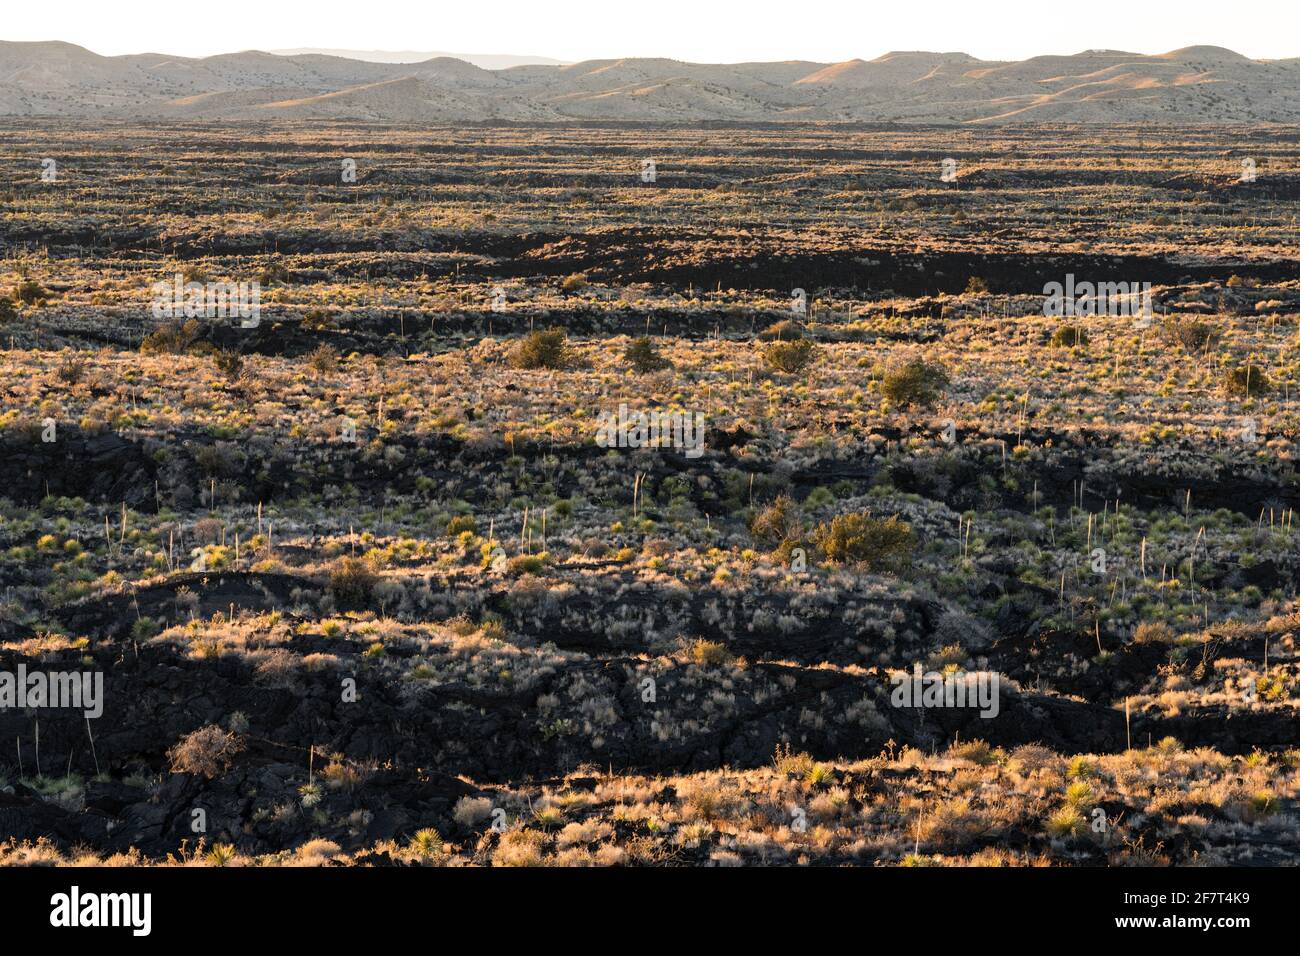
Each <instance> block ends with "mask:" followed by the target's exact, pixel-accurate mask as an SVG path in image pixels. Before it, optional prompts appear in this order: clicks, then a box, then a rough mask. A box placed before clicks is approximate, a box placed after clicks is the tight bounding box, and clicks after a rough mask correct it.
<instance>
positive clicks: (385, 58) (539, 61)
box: [271, 47, 565, 70]
mask: <svg viewBox="0 0 1300 956" xmlns="http://www.w3.org/2000/svg"><path fill="white" fill-rule="evenodd" d="M271 52H272V53H274V54H275V55H276V56H341V57H343V58H344V59H347V60H365V61H366V62H367V63H423V62H424V61H425V60H440V59H442V58H443V57H451V58H452V59H454V60H464V61H465V62H466V63H472V64H474V65H475V66H481V67H482V68H483V69H485V70H508V69H509V68H510V67H512V66H562V65H564V63H565V61H564V60H553V59H551V58H550V57H549V56H511V55H510V54H508V53H447V52H446V51H444V50H439V51H437V52H429V51H425V52H423V53H420V52H415V51H413V50H321V49H316V48H315V47H300V48H298V49H296V50H272V51H271Z"/></svg>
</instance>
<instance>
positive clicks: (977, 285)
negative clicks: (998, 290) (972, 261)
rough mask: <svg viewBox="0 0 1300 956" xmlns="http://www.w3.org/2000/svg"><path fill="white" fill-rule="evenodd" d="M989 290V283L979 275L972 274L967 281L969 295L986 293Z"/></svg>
mask: <svg viewBox="0 0 1300 956" xmlns="http://www.w3.org/2000/svg"><path fill="white" fill-rule="evenodd" d="M988 291H989V284H988V282H987V281H986V280H984V279H981V278H980V277H979V276H971V277H970V278H969V279H968V280H967V281H966V292H967V294H968V295H984V294H985V293H987V292H988Z"/></svg>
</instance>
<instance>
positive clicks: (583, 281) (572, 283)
mask: <svg viewBox="0 0 1300 956" xmlns="http://www.w3.org/2000/svg"><path fill="white" fill-rule="evenodd" d="M560 288H561V289H563V290H564V291H565V292H581V291H582V290H583V289H585V288H587V276H586V274H585V273H582V272H575V273H573V274H572V275H568V276H565V277H564V281H562V282H561V283H560Z"/></svg>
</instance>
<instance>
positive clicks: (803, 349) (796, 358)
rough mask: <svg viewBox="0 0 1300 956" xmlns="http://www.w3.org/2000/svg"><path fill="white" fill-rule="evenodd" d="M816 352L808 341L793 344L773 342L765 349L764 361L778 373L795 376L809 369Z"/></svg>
mask: <svg viewBox="0 0 1300 956" xmlns="http://www.w3.org/2000/svg"><path fill="white" fill-rule="evenodd" d="M815 350H816V346H814V345H813V344H812V343H811V342H809V341H808V340H807V339H796V340H795V341H793V342H772V343H771V344H770V345H767V346H765V347H764V348H763V361H765V362H766V363H767V364H768V366H769V367H770V368H772V369H775V370H776V371H778V372H785V373H786V374H787V375H793V374H795V373H796V372H799V371H802V370H803V369H805V368H807V367H808V365H809V364H810V363H811V362H812V360H813V353H814V352H815Z"/></svg>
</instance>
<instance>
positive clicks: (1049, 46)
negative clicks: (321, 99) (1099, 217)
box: [0, 0, 1300, 62]
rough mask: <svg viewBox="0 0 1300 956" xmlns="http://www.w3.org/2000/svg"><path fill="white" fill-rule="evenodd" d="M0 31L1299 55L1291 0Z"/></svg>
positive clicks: (273, 16) (477, 48)
mask: <svg viewBox="0 0 1300 956" xmlns="http://www.w3.org/2000/svg"><path fill="white" fill-rule="evenodd" d="M1065 9H1068V10H1070V11H1072V12H1073V13H1074V14H1075V15H1074V16H1073V17H1069V18H1067V17H1066V16H1065V15H1064V13H1063V10H1065ZM0 39H4V40H67V41H69V42H71V43H77V44H80V45H81V46H85V47H89V48H90V49H92V50H94V51H95V52H97V53H103V54H119V53H142V52H156V53H176V54H181V55H186V56H207V55H210V54H213V53H228V52H232V51H236V50H246V49H263V50H270V49H282V48H292V47H332V48H341V49H354V50H449V51H454V52H458V53H510V54H529V55H535V56H551V57H555V58H557V59H562V60H582V59H592V58H597V57H619V56H666V57H672V58H674V59H679V60H693V61H697V62H737V61H741V60H786V59H791V60H793V59H803V60H822V61H839V60H847V59H851V58H853V57H862V58H864V59H871V58H872V57H875V56H879V55H880V54H882V53H885V52H887V51H889V50H937V51H945V52H947V51H958V50H959V51H962V52H965V53H970V54H972V55H974V56H977V57H981V58H983V59H1023V58H1024V57H1027V56H1033V55H1035V54H1040V53H1077V52H1079V51H1081V50H1086V49H1092V48H1099V47H1104V48H1108V49H1120V50H1128V51H1132V52H1137V53H1164V52H1167V51H1169V50H1172V49H1177V48H1178V47H1183V46H1191V45H1193V44H1214V45H1216V46H1226V47H1229V48H1231V49H1234V50H1236V51H1237V52H1239V53H1243V54H1245V55H1246V56H1251V57H1256V58H1280V57H1294V56H1300V0H1182V2H1166V0H1086V2H1072V0H886V2H879V0H781V2H777V0H470V2H466V0H456V2H450V3H449V2H445V0H312V2H299V0H218V2H211V3H201V2H198V0H190V2H178V0H123V2H116V3H115V2H111V0H58V2H55V3H39V2H14V3H8V4H5V7H4V15H3V18H2V19H0Z"/></svg>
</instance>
